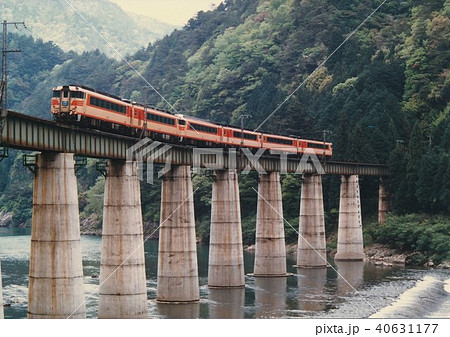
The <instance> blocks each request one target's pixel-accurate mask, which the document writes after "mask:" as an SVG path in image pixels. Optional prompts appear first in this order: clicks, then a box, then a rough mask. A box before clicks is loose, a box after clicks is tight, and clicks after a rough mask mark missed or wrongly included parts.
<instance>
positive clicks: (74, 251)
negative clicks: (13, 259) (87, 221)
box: [28, 153, 86, 318]
mask: <svg viewBox="0 0 450 337" xmlns="http://www.w3.org/2000/svg"><path fill="white" fill-rule="evenodd" d="M36 164H37V165H36V172H35V176H34V191H33V215H32V227H31V228H32V229H31V251H30V278H29V290H28V318H69V317H70V318H85V316H86V309H85V304H84V301H85V298H84V283H83V267H82V262H81V248H80V219H79V214H78V194H77V181H76V178H75V170H74V159H73V154H64V153H60V154H53V153H43V154H39V155H37V159H36Z"/></svg>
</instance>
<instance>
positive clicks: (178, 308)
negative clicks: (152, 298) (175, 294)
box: [157, 302, 200, 319]
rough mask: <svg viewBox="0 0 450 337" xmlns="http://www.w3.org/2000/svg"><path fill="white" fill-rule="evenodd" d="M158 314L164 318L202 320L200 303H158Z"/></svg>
mask: <svg viewBox="0 0 450 337" xmlns="http://www.w3.org/2000/svg"><path fill="white" fill-rule="evenodd" d="M157 306H158V314H159V316H161V317H162V318H174V319H197V318H200V303H198V302H197V303H182V304H166V303H157Z"/></svg>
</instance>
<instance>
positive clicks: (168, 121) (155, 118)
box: [147, 113, 175, 125]
mask: <svg viewBox="0 0 450 337" xmlns="http://www.w3.org/2000/svg"><path fill="white" fill-rule="evenodd" d="M147 119H148V120H150V121H155V122H159V123H163V124H168V125H175V119H173V118H169V117H165V116H161V115H155V114H151V113H148V114H147Z"/></svg>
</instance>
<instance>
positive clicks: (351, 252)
mask: <svg viewBox="0 0 450 337" xmlns="http://www.w3.org/2000/svg"><path fill="white" fill-rule="evenodd" d="M334 259H335V260H350V261H351V260H355V261H358V260H359V261H360V260H363V259H364V248H363V232H362V218H361V201H360V195H359V179H358V176H357V175H350V176H341V196H340V203H339V228H338V241H337V253H336V255H335V256H334Z"/></svg>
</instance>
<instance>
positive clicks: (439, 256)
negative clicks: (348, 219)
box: [364, 214, 450, 265]
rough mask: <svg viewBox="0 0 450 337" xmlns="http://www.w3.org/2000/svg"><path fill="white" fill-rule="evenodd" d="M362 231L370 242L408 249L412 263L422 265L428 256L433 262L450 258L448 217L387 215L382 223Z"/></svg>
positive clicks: (398, 248) (403, 249)
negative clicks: (384, 222)
mask: <svg viewBox="0 0 450 337" xmlns="http://www.w3.org/2000/svg"><path fill="white" fill-rule="evenodd" d="M364 232H365V234H366V235H368V236H369V237H370V240H371V241H373V242H378V243H382V244H386V245H388V246H389V247H391V248H394V249H397V250H399V251H406V252H409V253H410V260H411V261H410V263H411V264H419V265H423V264H424V263H425V262H427V261H428V260H429V259H432V260H433V262H434V263H436V264H439V263H441V262H442V261H444V260H449V261H450V245H449V243H448V239H449V238H448V235H449V233H450V220H449V218H448V217H430V216H424V215H416V214H409V215H405V216H390V217H388V219H387V221H386V224H384V225H383V226H378V225H372V226H367V228H366V229H365V231H364Z"/></svg>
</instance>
